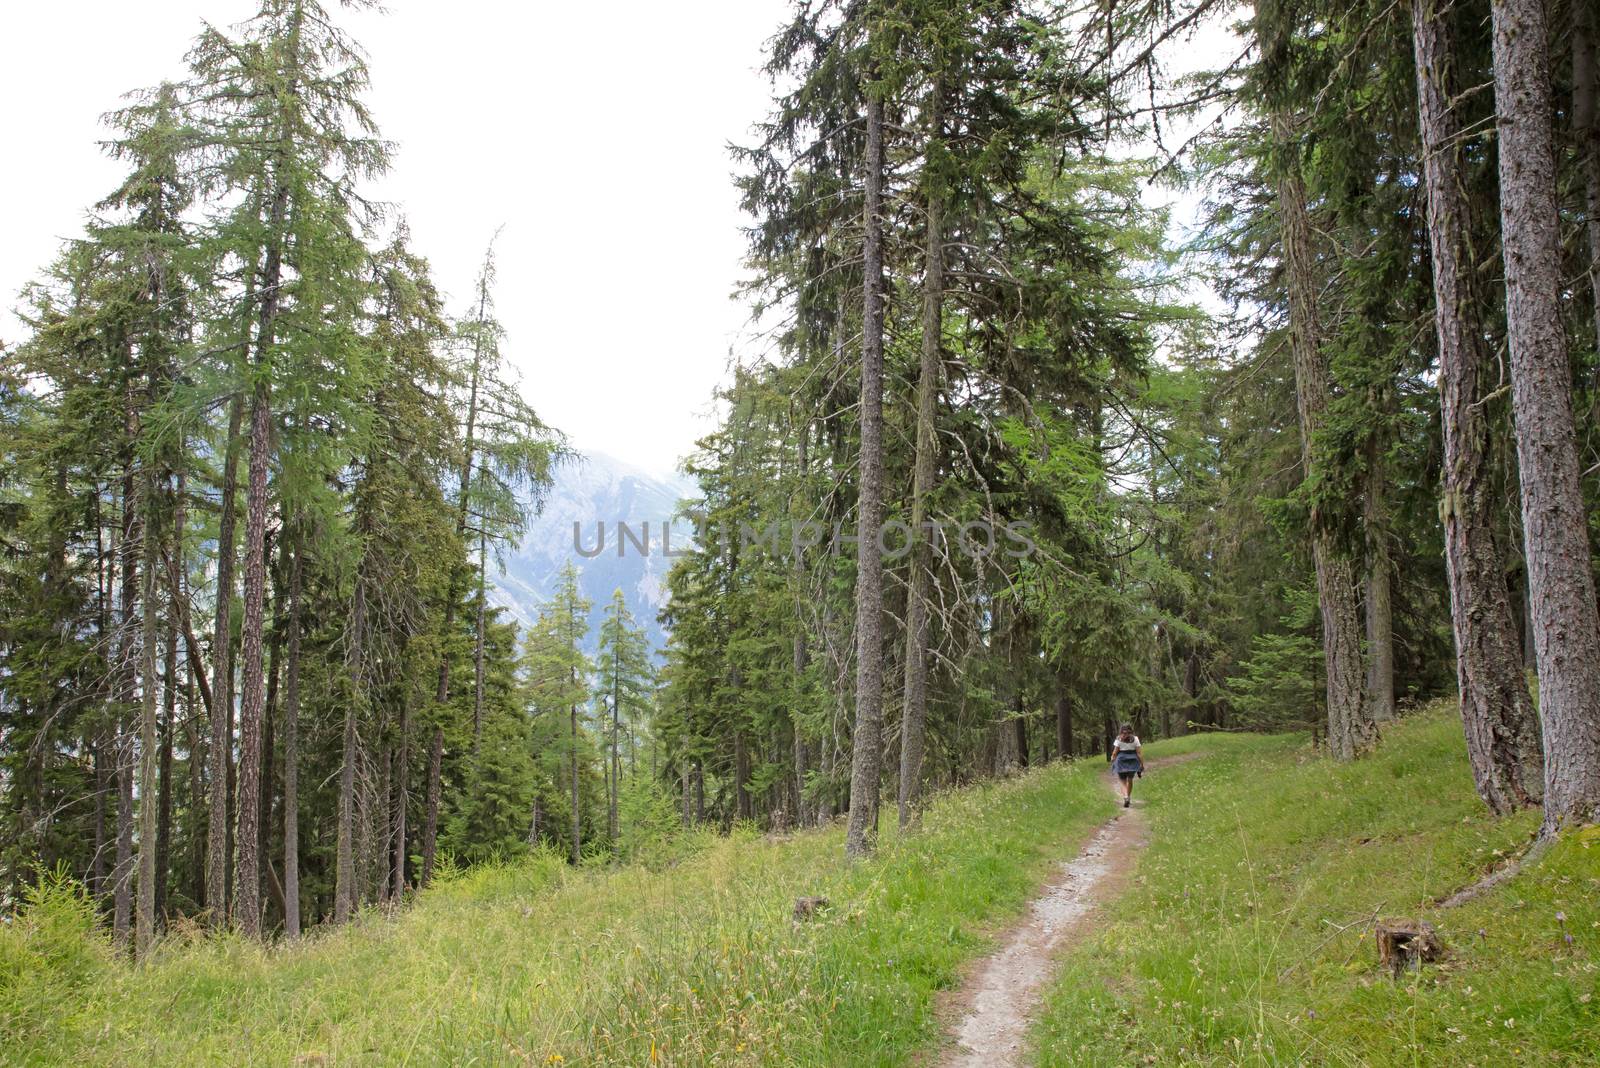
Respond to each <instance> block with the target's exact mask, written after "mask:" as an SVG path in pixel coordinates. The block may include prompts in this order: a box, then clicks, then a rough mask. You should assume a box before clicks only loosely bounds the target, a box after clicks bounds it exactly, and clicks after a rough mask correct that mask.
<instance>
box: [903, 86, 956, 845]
mask: <svg viewBox="0 0 1600 1068" xmlns="http://www.w3.org/2000/svg"><path fill="white" fill-rule="evenodd" d="M928 97H929V107H928V111H929V114H928V125H929V140H928V148H927V154H926V159H925V160H924V162H923V184H924V186H925V187H926V188H925V192H924V198H925V209H926V211H927V231H926V237H925V243H926V247H925V249H924V250H923V251H924V256H925V263H924V267H923V272H922V348H921V353H920V357H919V360H918V366H917V439H916V458H915V460H914V461H913V467H912V474H911V536H912V549H911V589H910V591H909V593H908V594H907V601H906V668H905V693H904V696H903V705H904V711H903V712H902V718H901V722H900V798H899V801H900V826H901V827H907V826H910V824H911V823H912V821H913V820H914V818H915V814H916V807H917V798H918V795H919V793H920V792H921V789H922V754H923V747H924V742H925V739H926V736H927V727H928V601H929V599H930V598H931V597H932V595H933V547H932V545H931V544H929V539H928V538H927V537H925V536H924V530H923V528H924V526H925V525H926V524H927V521H928V494H929V493H931V492H932V490H933V479H934V473H935V471H934V469H935V466H936V457H937V450H938V441H937V438H936V436H935V427H934V420H935V418H936V416H937V411H938V397H939V379H940V359H939V354H940V347H941V342H942V340H943V331H944V314H943V312H944V198H945V191H944V178H943V175H942V174H940V172H939V163H940V162H941V157H942V154H943V150H944V83H943V80H942V78H940V77H939V76H935V77H934V79H933V84H932V85H931V86H930V88H929V90H928Z"/></svg>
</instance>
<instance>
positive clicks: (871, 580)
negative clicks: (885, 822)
mask: <svg viewBox="0 0 1600 1068" xmlns="http://www.w3.org/2000/svg"><path fill="white" fill-rule="evenodd" d="M875 80H876V76H875V75H873V76H871V77H869V79H868V85H867V164H866V194H865V198H864V199H865V204H864V208H863V212H864V216H865V220H864V221H865V227H866V235H865V239H864V242H863V246H864V247H863V250H862V251H863V259H864V261H865V273H864V279H863V282H862V304H863V312H862V336H861V427H860V432H861V463H860V472H859V475H858V477H859V479H860V495H859V497H858V504H857V508H856V521H857V524H858V525H857V530H856V535H857V544H856V720H855V730H854V732H853V733H852V735H851V760H850V822H849V824H848V827H847V829H846V832H845V854H846V855H847V856H850V857H861V856H865V855H866V854H868V853H870V852H871V851H872V846H873V838H874V837H875V833H876V827H877V815H878V811H877V810H878V787H879V782H878V780H879V777H880V775H881V769H882V762H883V751H882V750H883V558H882V556H881V555H880V554H879V551H878V532H879V529H880V528H881V527H882V526H883V292H882V290H883V167H884V146H883V100H882V98H881V97H880V96H879V94H878V88H877V87H876V86H875V85H873V84H872V82H874V81H875Z"/></svg>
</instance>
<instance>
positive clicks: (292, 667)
mask: <svg viewBox="0 0 1600 1068" xmlns="http://www.w3.org/2000/svg"><path fill="white" fill-rule="evenodd" d="M291 539H292V540H291V543H290V548H291V550H292V552H293V557H292V559H291V561H290V564H289V605H288V608H287V610H286V611H285V613H284V616H285V620H284V622H285V627H286V628H287V630H288V633H287V634H286V635H285V636H284V644H285V646H286V648H287V651H288V663H287V664H286V665H284V680H283V933H284V935H285V937H287V938H299V937H300V594H301V588H302V585H303V583H304V581H305V558H304V551H305V547H304V546H303V545H302V544H301V542H300V535H299V532H298V531H296V532H295V533H294V534H293V535H291Z"/></svg>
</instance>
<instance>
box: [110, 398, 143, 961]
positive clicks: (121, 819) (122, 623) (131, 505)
mask: <svg viewBox="0 0 1600 1068" xmlns="http://www.w3.org/2000/svg"><path fill="white" fill-rule="evenodd" d="M132 411H133V409H132V404H131V401H130V403H129V407H128V428H127V430H128V440H129V442H130V443H131V442H132V441H133V440H134V436H135V434H136V433H137V424H136V423H135V422H134V421H133V414H132ZM137 507H138V493H137V491H136V489H135V481H134V475H133V467H132V460H131V459H130V460H129V461H128V466H127V468H126V469H125V472H124V474H123V479H122V537H121V539H120V541H119V543H118V547H117V556H118V560H119V563H120V565H121V571H120V573H119V576H118V578H119V585H120V590H119V595H118V605H117V608H118V611H117V624H118V637H117V666H116V678H117V689H116V696H117V699H116V716H115V723H116V732H117V867H116V874H115V875H114V876H113V886H114V889H113V893H112V905H111V930H112V933H113V935H114V936H115V937H116V939H117V941H118V942H119V943H121V944H124V945H126V944H127V942H128V940H129V938H130V937H131V936H132V934H133V863H134V858H133V775H134V770H133V763H134V758H135V753H134V735H133V731H132V729H131V725H130V724H129V722H128V716H129V711H130V709H131V708H132V707H133V699H134V689H135V687H136V685H137V680H136V678H135V674H134V673H135V671H136V670H137V669H136V667H135V665H134V656H135V654H136V651H137V645H136V638H135V630H134V619H133V613H134V609H135V607H136V605H137V603H138V599H139V597H138V588H139V577H138V575H139V572H138V563H137V560H138V551H137V545H138V541H139V525H138V516H137V511H136V510H137Z"/></svg>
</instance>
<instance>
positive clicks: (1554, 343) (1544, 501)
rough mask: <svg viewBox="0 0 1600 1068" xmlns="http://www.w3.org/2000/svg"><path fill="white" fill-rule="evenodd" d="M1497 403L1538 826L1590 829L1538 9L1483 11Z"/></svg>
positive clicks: (1514, 1) (1573, 510) (1591, 710)
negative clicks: (1491, 138) (1516, 519)
mask: <svg viewBox="0 0 1600 1068" xmlns="http://www.w3.org/2000/svg"><path fill="white" fill-rule="evenodd" d="M1490 6H1491V10H1492V13H1493V20H1494V82H1495V102H1496V106H1497V108H1498V112H1499V117H1498V123H1497V126H1498V131H1499V138H1500V151H1499V160H1500V216H1501V233H1502V238H1503V240H1502V245H1503V249H1504V254H1505V268H1506V325H1507V330H1508V334H1509V340H1510V349H1511V404H1512V411H1513V414H1514V417H1515V423H1516V438H1517V462H1518V469H1519V472H1520V474H1521V485H1522V489H1521V496H1522V530H1523V539H1524V543H1525V547H1526V556H1527V560H1528V590H1529V595H1530V598H1531V600H1532V620H1531V623H1532V626H1533V646H1534V656H1535V659H1536V661H1537V663H1538V668H1539V713H1540V718H1541V720H1542V721H1543V724H1544V755H1545V762H1544V770H1545V793H1544V812H1545V822H1544V828H1545V831H1546V832H1547V833H1551V832H1554V831H1555V830H1557V829H1558V828H1560V827H1561V826H1563V825H1565V824H1569V823H1578V822H1588V821H1592V820H1595V819H1597V818H1600V613H1597V612H1596V608H1595V600H1594V577H1593V574H1592V572H1591V570H1590V561H1589V537H1588V526H1587V513H1586V512H1585V509H1584V503H1583V491H1582V487H1581V486H1580V484H1579V474H1578V472H1579V467H1578V449H1577V437H1576V432H1575V429H1574V426H1573V417H1572V369H1571V367H1570V366H1569V365H1568V363H1567V339H1566V335H1565V333H1564V332H1563V326H1562V322H1561V295H1562V277H1561V250H1560V234H1559V224H1560V217H1559V214H1558V208H1557V203H1556V174H1555V148H1554V144H1553V134H1552V130H1551V125H1550V111H1551V102H1550V62H1549V56H1548V55H1547V54H1546V40H1547V37H1546V25H1545V15H1544V5H1543V3H1542V2H1541V0H1495V2H1494V3H1492V4H1491V5H1490Z"/></svg>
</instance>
